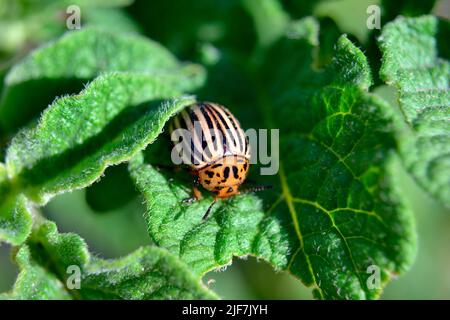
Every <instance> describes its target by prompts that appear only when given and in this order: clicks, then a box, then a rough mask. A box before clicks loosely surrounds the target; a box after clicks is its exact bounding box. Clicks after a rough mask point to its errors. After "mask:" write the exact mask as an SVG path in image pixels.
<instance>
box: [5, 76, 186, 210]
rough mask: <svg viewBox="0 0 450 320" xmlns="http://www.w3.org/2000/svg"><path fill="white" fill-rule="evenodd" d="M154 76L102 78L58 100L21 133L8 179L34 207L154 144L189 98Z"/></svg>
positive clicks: (10, 159) (12, 153)
mask: <svg viewBox="0 0 450 320" xmlns="http://www.w3.org/2000/svg"><path fill="white" fill-rule="evenodd" d="M179 95H180V93H179V91H178V90H177V89H174V88H173V87H172V86H171V85H169V84H166V83H164V82H163V81H161V80H159V79H158V78H156V77H155V76H150V75H147V74H135V73H113V74H105V75H103V76H100V77H98V78H96V79H95V80H94V81H93V82H92V83H91V84H90V85H89V86H88V87H86V89H85V90H83V91H82V92H81V93H80V94H78V95H75V96H69V97H63V98H60V99H58V100H56V101H55V102H54V103H53V104H52V105H51V106H50V107H49V108H47V109H46V111H45V112H44V113H43V115H42V117H41V119H40V121H39V123H38V124H37V125H35V126H33V127H31V128H29V129H25V130H24V131H22V132H20V133H19V134H18V135H17V136H16V137H15V138H14V139H13V140H12V142H11V145H10V146H9V148H8V150H7V154H6V167H7V171H8V176H9V178H10V179H11V181H12V184H13V185H14V186H15V188H16V189H17V190H21V192H24V193H25V194H26V195H27V196H28V197H29V198H30V199H31V200H33V201H34V202H36V203H40V204H44V203H45V202H46V201H47V200H49V199H50V198H51V197H52V196H53V195H55V194H58V193H61V192H65V191H70V190H74V189H78V188H82V187H85V186H88V185H90V184H91V183H92V182H94V181H95V180H96V179H97V178H99V177H100V175H101V174H102V172H103V171H104V170H105V168H106V167H107V166H110V165H115V164H119V163H121V162H124V161H126V160H127V159H129V158H130V157H131V156H132V155H133V154H135V153H136V152H137V151H139V150H141V149H143V148H145V146H146V145H147V144H149V143H151V142H153V141H154V140H155V139H156V137H157V136H158V135H159V133H160V132H161V131H162V128H163V126H164V124H165V122H166V121H167V119H169V118H170V117H171V116H172V115H173V114H174V113H176V112H177V111H179V110H181V109H182V108H183V107H184V106H186V105H187V104H190V103H192V101H193V99H192V98H178V99H176V100H173V101H172V102H170V103H162V102H160V101H161V99H169V98H171V97H175V96H179Z"/></svg>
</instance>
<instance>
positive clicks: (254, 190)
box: [242, 185, 272, 193]
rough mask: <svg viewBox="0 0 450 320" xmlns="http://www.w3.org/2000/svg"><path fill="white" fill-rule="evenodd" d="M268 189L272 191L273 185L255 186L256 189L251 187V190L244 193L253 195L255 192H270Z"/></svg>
mask: <svg viewBox="0 0 450 320" xmlns="http://www.w3.org/2000/svg"><path fill="white" fill-rule="evenodd" d="M268 189H272V186H271V185H266V186H255V187H251V188H248V189H245V190H243V191H242V193H253V192H259V191H264V190H268Z"/></svg>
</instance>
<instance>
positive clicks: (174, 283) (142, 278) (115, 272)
mask: <svg viewBox="0 0 450 320" xmlns="http://www.w3.org/2000/svg"><path fill="white" fill-rule="evenodd" d="M79 293H80V294H81V296H82V297H83V299H140V300H150V299H152V300H153V299H165V300H167V299H171V300H175V299H217V296H216V295H215V294H214V293H213V292H211V291H209V290H208V289H207V288H206V287H205V286H204V285H203V284H201V279H199V278H198V277H196V276H195V275H194V274H192V273H191V271H190V270H189V268H188V267H187V266H186V265H185V264H184V263H182V262H181V261H180V260H179V259H178V257H176V256H175V255H171V254H169V253H168V252H167V251H166V250H163V249H160V248H157V247H145V248H141V249H138V250H136V251H135V252H134V253H131V254H130V255H128V256H126V257H125V258H122V259H118V260H114V261H108V260H100V259H95V260H94V261H93V262H92V263H91V264H90V265H89V266H88V267H87V268H86V270H85V273H84V275H83V278H82V282H81V289H80V290H79Z"/></svg>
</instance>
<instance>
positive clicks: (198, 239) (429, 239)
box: [0, 0, 450, 299]
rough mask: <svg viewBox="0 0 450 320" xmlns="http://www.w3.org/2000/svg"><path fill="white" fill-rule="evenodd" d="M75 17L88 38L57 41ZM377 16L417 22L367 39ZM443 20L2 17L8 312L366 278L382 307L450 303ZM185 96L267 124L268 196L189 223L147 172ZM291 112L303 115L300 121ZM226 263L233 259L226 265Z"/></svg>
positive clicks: (318, 9)
mask: <svg viewBox="0 0 450 320" xmlns="http://www.w3.org/2000/svg"><path fill="white" fill-rule="evenodd" d="M74 3H76V4H78V5H79V6H80V7H81V13H82V24H83V30H82V31H81V32H78V33H77V32H74V33H73V34H72V32H69V33H66V34H65V35H64V36H63V38H61V39H60V40H56V41H55V40H54V39H57V38H58V37H60V36H61V35H62V34H64V33H65V32H66V31H67V30H66V27H65V20H64V10H65V8H66V7H67V5H70V4H74ZM371 4H377V5H379V6H380V7H381V8H382V20H381V21H382V26H385V25H386V24H387V23H388V22H390V21H391V20H393V19H395V18H396V17H397V16H398V15H403V16H407V17H419V16H420V17H419V18H417V19H414V20H401V19H399V20H396V22H395V24H392V23H391V24H389V25H388V26H387V27H386V28H384V29H383V33H382V36H381V37H380V31H378V30H374V31H370V30H368V29H367V27H366V19H367V13H366V9H367V6H368V5H371ZM449 10H450V5H449V3H448V1H436V2H434V1H408V0H405V1H388V0H386V1H360V0H335V1H333V0H330V1H327V0H323V1H308V2H306V1H294V0H280V1H276V0H261V1H256V0H233V1H229V0H223V1H222V0H217V1H207V0H196V1H175V0H171V1H162V0H161V1H159V0H157V1H136V2H133V3H132V2H131V1H128V0H112V1H102V0H96V1H82V0H80V1H69V2H67V1H58V2H53V1H43V2H41V3H39V4H36V3H34V2H28V1H17V2H10V1H6V0H5V1H1V0H0V30H1V32H0V78H1V79H3V81H2V84H0V89H2V99H1V104H0V130H1V132H0V147H1V149H0V155H1V162H2V163H5V166H4V165H3V164H2V163H0V192H1V193H0V201H1V203H0V214H3V216H0V218H1V219H3V220H0V236H2V237H4V238H5V239H7V240H8V242H9V244H7V243H5V242H1V241H0V292H4V291H9V290H10V289H11V288H12V287H13V286H14V290H13V291H12V292H11V293H9V294H8V295H5V296H3V297H6V298H26V299H34V298H38V299H39V298H40V299H43V298H58V299H68V298H86V299H90V298H94V299H95V298H125V299H154V298H156V299H158V298H159V299H165V298H180V299H186V298H194V299H196V298H203V299H214V298H217V297H221V298H245V299H253V298H263V299H310V298H313V296H314V297H316V298H332V299H334V298H339V299H342V298H377V297H378V296H379V295H380V294H381V291H379V290H375V291H371V290H368V289H367V288H365V287H364V284H363V282H364V281H363V280H361V277H363V276H364V272H363V271H361V270H364V268H365V266H366V265H367V264H370V262H371V261H373V262H375V263H377V264H379V265H381V267H382V280H383V284H384V285H387V286H386V288H385V289H384V292H383V294H382V295H381V298H384V299H392V298H394V299H405V298H412V299H414V298H437V299H442V298H447V299H448V298H450V253H449V252H450V251H449V250H448V244H449V243H450V212H449V209H448V208H449V206H450V195H449V185H450V167H449V159H448V153H449V149H448V148H449V147H450V143H449V132H448V130H449V129H448V119H449V104H450V97H449V90H448V84H449V73H450V71H449V64H448V59H449V56H450V55H449V47H448V44H447V42H448V41H444V40H445V39H448V35H449V29H448V21H447V20H448V18H449ZM427 14H432V15H438V16H441V17H442V18H441V19H439V20H438V19H435V18H434V17H433V16H432V15H429V16H424V15H427ZM294 20H295V21H294ZM292 21H294V22H292ZM344 33H345V34H346V36H342V34H344ZM149 39H152V40H149ZM377 39H379V42H377ZM49 41H53V42H50V43H49V44H48V42H49ZM42 45H44V47H43V48H41V49H38V50H37V51H34V52H33V51H31V50H33V49H34V48H37V47H41V46H42ZM30 52H32V53H31V54H30ZM79 52H82V54H79ZM382 56H383V60H381V57H382ZM149 57H151V59H149ZM187 61H191V62H187ZM324 70H325V71H324ZM388 85H389V86H388ZM298 88H301V89H302V90H300V91H298ZM396 90H398V92H397V91H396ZM80 91H81V93H80ZM78 93H79V94H78ZM72 94H78V95H72ZM190 94H195V95H197V96H198V97H199V98H200V99H205V100H213V101H218V102H221V103H223V104H224V105H227V106H229V107H230V109H232V111H233V112H235V113H236V115H237V116H238V118H239V119H240V120H241V122H242V124H243V126H244V127H246V128H249V127H256V128H258V127H273V128H278V127H280V128H281V130H282V132H281V134H282V137H281V139H282V145H284V149H283V147H282V149H281V155H280V157H281V161H282V162H283V163H282V169H281V170H282V177H281V179H278V178H276V177H275V178H267V179H265V177H258V176H257V175H256V174H253V176H252V177H251V178H252V179H255V180H259V181H262V182H263V183H272V184H273V185H274V186H275V188H274V190H275V191H274V192H273V193H268V194H262V195H257V196H245V197H239V198H237V199H232V200H231V201H228V202H225V203H223V204H220V205H219V206H217V209H216V211H215V213H214V217H213V218H212V219H209V220H208V221H207V222H206V223H204V224H201V225H198V219H199V217H201V215H202V213H203V212H204V209H205V207H206V206H207V203H208V201H209V200H208V199H207V200H205V201H204V202H203V201H202V202H200V203H197V204H194V205H193V206H192V207H189V208H186V207H183V206H182V205H180V200H181V199H183V198H184V197H186V196H187V195H188V186H189V181H188V180H186V177H185V176H183V175H179V174H173V173H170V172H165V171H164V170H157V169H155V167H152V166H151V165H150V164H161V162H164V161H165V160H164V159H167V157H166V156H164V155H166V154H167V147H166V143H167V141H166V140H165V138H164V136H159V138H158V134H159V133H160V132H161V131H162V129H163V126H164V124H165V122H166V120H167V119H169V118H170V117H171V116H172V115H173V114H175V113H176V112H177V111H178V110H180V109H181V108H183V107H184V106H185V105H187V104H189V103H191V102H192V101H194V100H193V99H194V98H193V96H190ZM57 97H59V99H56V98H57ZM112 97H113V98H112ZM174 98H175V99H174ZM149 101H151V103H149ZM50 104H51V106H50V107H49V108H47V109H46V111H45V112H44V113H42V111H43V110H44V109H45V108H46V107H47V106H48V105H50ZM298 104H300V105H302V106H303V107H304V106H305V105H306V106H308V108H303V109H301V110H300V109H298V110H300V111H296V112H297V113H296V114H294V111H293V110H295V108H296V107H297V105H298ZM129 105H132V106H136V107H134V108H133V109H132V110H129V109H128V108H127V106H129ZM284 106H288V107H287V108H284V109H283V107H284ZM369 107H370V108H371V109H370V113H368V112H367V110H368V109H367V108H369ZM422 109H424V110H422ZM39 118H40V120H39V122H38V123H37V124H36V120H37V119H39ZM118 119H119V120H118ZM324 119H326V120H324ZM330 119H332V120H330ZM87 123H89V124H91V125H90V126H85V127H84V125H85V124H87ZM392 123H395V124H396V125H395V126H394V128H393V127H392ZM61 124H64V125H63V126H61ZM59 126H61V128H62V131H61V132H60V133H58V134H54V132H55V128H58V127H59ZM325 127H326V129H327V130H325ZM20 128H24V129H22V130H21V131H19V129H20ZM80 128H82V130H80ZM339 128H341V129H342V128H345V130H346V131H345V133H344V134H342V135H340V133H341V129H339ZM155 140H156V141H155ZM335 141H337V143H336V144H335ZM148 144H151V146H150V147H148V148H147V149H146V150H145V151H144V152H143V153H140V152H139V151H140V150H142V149H144V148H145V146H147V145H148ZM357 144H359V145H358V147H354V146H355V145H357ZM80 145H81V147H80ZM352 146H353V147H352ZM394 149H397V150H398V153H397V154H394V153H393V152H392V151H393V150H394ZM344 155H345V157H344ZM335 157H337V158H338V159H340V160H341V158H343V159H348V162H347V161H344V160H342V161H338V163H337V164H334V163H333V161H334V160H333V159H334V158H335ZM131 158H132V159H131ZM129 160H130V163H129V164H128V163H122V162H123V161H127V162H128V161H129ZM120 163H121V164H120ZM315 163H318V165H317V166H316V167H315V166H314V164H315ZM116 164H119V165H116ZM343 164H345V166H344V165H343ZM110 165H115V166H110ZM109 166H110V167H109ZM310 166H311V168H310ZM105 168H106V170H105ZM426 169H427V170H428V171H426ZM104 170H105V171H104ZM347 170H348V171H349V172H351V173H352V174H351V175H348V176H347V175H346V174H348V172H347ZM103 171H104V173H103ZM254 172H256V170H254ZM285 172H287V174H285ZM7 175H9V176H12V177H14V178H13V179H9V178H7ZM99 177H101V179H100V180H97V179H98V178H99ZM317 177H319V178H320V179H322V180H324V181H325V183H324V188H323V190H322V188H321V189H319V190H316V184H315V183H313V182H314V181H315V179H317ZM271 179H273V180H271ZM94 181H96V182H95V183H94V184H92V183H93V182H94ZM280 181H281V182H280ZM117 186H121V188H120V192H118V188H117ZM392 186H395V188H393V187H392ZM86 187H87V188H86ZM80 188H82V189H81V190H75V189H80ZM394 189H395V190H394ZM298 190H300V191H298ZM304 190H307V192H305V191H304ZM342 190H344V191H342ZM368 190H369V191H368ZM315 191H317V194H315V193H314V192H315ZM64 192H67V193H64ZM62 193H63V194H62ZM278 196H280V197H279V198H278ZM36 205H41V207H40V208H39V209H36V208H37V206H36ZM269 208H270V209H269ZM274 208H275V210H274ZM355 208H356V209H355ZM37 210H40V211H41V213H39V212H38V211H37ZM272 210H273V211H274V212H275V213H274V214H273V215H267V213H266V212H272ZM293 212H298V219H299V221H300V224H299V227H298V228H297V227H296V226H295V224H296V223H295V221H294V227H292V220H291V219H290V218H289V217H290V216H291V217H293V216H292V214H293ZM366 215H367V216H366ZM143 217H144V218H143ZM180 217H181V219H180ZM46 219H48V220H50V221H54V222H55V223H56V224H53V223H51V222H48V221H46ZM309 219H313V220H309ZM340 219H342V220H340ZM32 220H33V221H34V222H33V227H32V226H31V224H32ZM340 223H342V224H343V226H342V227H341V226H340ZM344 225H347V226H344ZM56 226H57V229H58V231H59V232H73V233H75V234H78V235H79V236H80V237H78V236H77V235H75V234H60V233H58V231H57V230H56ZM305 229H306V232H310V233H311V235H312V236H309V235H308V236H307V237H306V236H305V234H307V233H305V234H303V237H302V233H304V232H305ZM311 230H312V231H311ZM318 231H320V232H322V233H321V234H320V235H317V236H315V235H314V233H319V232H318ZM416 234H417V238H418V245H417V254H416V244H415V241H416ZM149 235H150V237H149ZM25 238H27V239H28V240H27V242H26V243H25V244H23V241H24V240H25ZM302 238H303V239H302ZM352 238H360V239H361V238H365V239H367V241H368V242H373V243H375V245H373V244H369V243H365V244H364V245H361V246H360V244H361V242H356V241H355V242H351V240H349V239H352ZM216 239H218V240H216ZM305 239H306V240H305ZM215 241H217V242H215ZM378 242H379V243H383V244H386V248H380V247H379V246H378V245H377V244H376V243H378ZM11 244H13V245H14V247H12V246H11ZM199 244H201V246H200V247H199ZM336 244H337V246H336ZM154 245H156V246H154ZM333 246H334V247H333ZM320 247H322V248H323V249H322V250H325V251H324V252H320V251H319V249H320ZM88 248H89V249H88ZM274 248H275V249H274ZM316 249H317V255H314V254H310V253H311V252H312V251H313V250H316ZM327 249H328V251H327ZM330 250H331V253H330ZM326 251H327V252H326ZM294 252H295V253H294ZM325 252H326V253H325ZM248 254H250V256H247V255H248ZM292 254H293V255H292ZM11 255H13V256H14V259H15V263H13V262H12V261H11ZM233 256H244V257H241V258H236V257H235V258H233V263H232V265H230V266H228V267H226V265H227V264H228V263H229V262H230V261H231V259H232V257H233ZM254 256H257V257H258V258H255V257H254ZM321 257H327V258H329V261H326V262H325V263H324V262H323V261H321V259H323V258H321ZM372 257H373V260H371V259H372ZM113 258H117V259H115V260H106V259H113ZM288 258H289V259H288ZM319 258H320V259H319ZM341 259H342V261H341ZM50 260H52V263H51V264H47V263H46V261H50ZM266 261H268V262H269V263H268V262H266ZM71 264H77V265H81V266H84V267H83V268H84V276H83V279H82V290H79V291H77V292H75V293H67V292H66V291H65V290H64V288H63V287H62V285H61V283H62V282H61V281H60V279H64V277H65V275H64V270H65V268H66V267H67V266H68V265H71ZM18 267H19V268H21V270H22V272H21V273H20V275H19V278H18V279H17V281H15V279H16V277H17V274H18ZM124 268H125V269H124ZM274 268H275V269H276V270H277V271H274ZM212 269H216V270H215V271H210V270H212ZM225 269H226V272H224V271H225ZM123 270H127V271H126V272H123ZM283 270H285V271H283ZM308 270H309V271H308ZM358 270H359V271H358ZM408 270H409V271H408ZM220 271H222V272H220ZM286 271H288V272H286ZM344 271H345V272H344ZM205 272H206V275H205V276H204V278H203V283H202V282H201V281H200V278H201V276H202V275H203V274H204V273H205ZM336 272H337V273H336ZM397 274H398V275H399V277H398V279H397V277H396V275H397ZM298 278H300V279H301V280H302V281H303V282H304V283H306V284H307V285H308V286H312V288H313V290H311V289H310V288H307V287H306V286H304V285H303V284H302V282H300V281H298ZM389 281H392V282H389ZM31 284H32V285H31ZM36 288H37V289H36ZM39 288H45V290H42V289H39ZM208 288H209V289H211V290H212V291H211V290H208Z"/></svg>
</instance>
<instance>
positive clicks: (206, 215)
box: [202, 199, 217, 221]
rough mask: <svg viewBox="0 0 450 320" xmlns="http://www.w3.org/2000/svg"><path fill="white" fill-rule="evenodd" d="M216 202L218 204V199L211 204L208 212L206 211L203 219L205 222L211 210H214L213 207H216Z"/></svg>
mask: <svg viewBox="0 0 450 320" xmlns="http://www.w3.org/2000/svg"><path fill="white" fill-rule="evenodd" d="M216 202H217V200H216V199H214V200H213V202H211V204H210V205H209V207H208V210H206V212H205V215H204V216H203V218H202V220H203V221H205V220H206V219H207V218H208V216H209V213H210V212H211V209H212V207H213V206H214V204H215V203H216Z"/></svg>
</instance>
